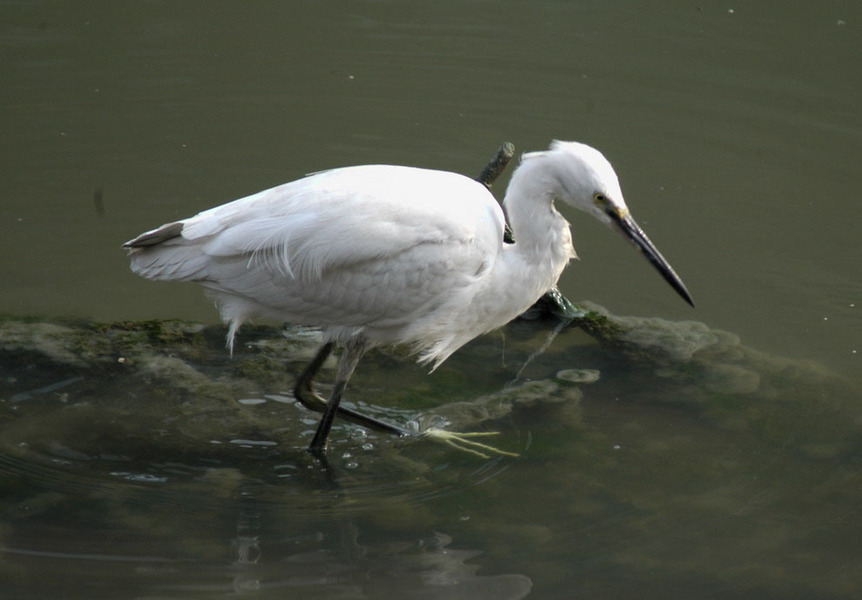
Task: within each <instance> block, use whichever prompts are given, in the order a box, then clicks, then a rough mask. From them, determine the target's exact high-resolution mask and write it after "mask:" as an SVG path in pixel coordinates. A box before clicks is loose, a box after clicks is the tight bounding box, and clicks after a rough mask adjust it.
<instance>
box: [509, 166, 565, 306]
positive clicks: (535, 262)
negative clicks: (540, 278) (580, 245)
mask: <svg viewBox="0 0 862 600" xmlns="http://www.w3.org/2000/svg"><path fill="white" fill-rule="evenodd" d="M549 189H551V188H550V186H548V185H547V182H544V181H542V180H539V181H536V180H535V179H533V178H531V177H517V173H516V176H515V177H513V178H512V181H511V183H510V184H509V188H508V189H507V190H506V198H505V200H503V207H504V209H505V211H506V215H507V217H508V219H509V226H510V227H511V228H512V234H513V236H514V238H515V244H514V250H515V251H516V252H515V254H516V255H517V256H518V257H519V258H520V260H522V261H523V262H524V263H525V265H526V266H527V267H528V268H530V269H532V270H536V271H540V272H544V271H547V275H546V276H550V277H553V281H552V282H551V284H550V285H549V286H548V287H547V288H546V290H544V291H547V289H549V288H550V287H553V286H554V285H555V284H556V282H557V279H558V278H559V276H560V274H561V273H562V271H563V268H564V267H565V266H566V263H568V262H569V259H572V258H575V257H576V255H575V249H574V246H573V245H572V234H571V230H570V229H569V222H568V221H566V219H565V218H564V217H563V215H561V214H560V213H559V211H557V209H556V207H555V206H554V198H553V194H552V193H551V192H549V191H548V190H549Z"/></svg>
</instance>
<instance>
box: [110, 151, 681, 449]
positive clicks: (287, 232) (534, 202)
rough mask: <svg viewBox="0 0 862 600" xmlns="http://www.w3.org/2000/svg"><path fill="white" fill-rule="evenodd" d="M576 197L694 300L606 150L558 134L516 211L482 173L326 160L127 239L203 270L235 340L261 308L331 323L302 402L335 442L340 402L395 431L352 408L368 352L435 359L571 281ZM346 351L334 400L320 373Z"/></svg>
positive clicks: (319, 440) (529, 168) (513, 191)
mask: <svg viewBox="0 0 862 600" xmlns="http://www.w3.org/2000/svg"><path fill="white" fill-rule="evenodd" d="M558 204H566V205H569V206H572V207H574V208H577V209H580V210H583V211H585V212H587V213H589V214H591V215H592V216H594V217H595V218H597V219H598V220H599V221H601V222H603V223H605V224H607V225H609V226H611V227H613V228H616V229H617V230H618V231H620V232H621V233H622V234H623V235H624V236H625V237H627V238H628V239H629V240H630V241H631V242H632V243H633V244H634V245H635V246H636V247H637V248H638V249H639V250H640V251H641V252H642V253H643V254H644V255H645V256H646V258H647V259H648V260H649V261H650V262H651V263H652V264H653V266H655V267H656V268H657V269H658V270H659V272H660V273H661V274H662V276H663V277H664V278H665V280H667V282H668V283H669V284H670V285H671V286H672V287H673V288H674V289H675V290H676V291H677V292H678V293H679V294H680V295H681V296H682V297H683V299H685V300H686V301H687V302H688V303H689V304H691V305H692V306H693V305H694V303H693V301H692V299H691V296H690V295H689V293H688V290H686V288H685V285H684V284H683V283H682V280H681V279H680V278H679V277H678V276H677V274H676V273H675V272H674V270H673V269H672V268H671V266H670V265H669V264H668V262H667V261H666V260H665V259H664V257H662V255H661V254H660V253H659V251H658V250H657V249H656V247H655V246H654V245H653V244H652V242H651V241H650V240H649V238H648V237H647V236H646V234H645V233H644V232H643V230H641V228H640V227H638V225H637V224H636V223H635V221H634V219H632V216H631V214H630V213H629V209H628V208H627V207H626V204H625V202H624V200H623V195H622V192H621V191H620V184H619V181H618V180H617V176H616V173H615V172H614V170H613V168H612V167H611V165H610V163H609V162H608V161H607V159H606V158H605V157H604V156H603V155H602V154H601V153H600V152H599V151H598V150H596V149H594V148H592V147H590V146H587V145H585V144H581V143H578V142H559V141H555V142H553V143H552V144H551V147H550V149H549V150H547V151H541V152H530V153H527V154H525V155H524V156H523V157H522V160H521V163H520V165H519V166H518V168H517V169H516V171H515V172H514V173H513V175H512V178H511V181H510V183H509V186H508V189H507V191H506V195H505V200H504V201H503V205H504V207H505V211H506V215H507V216H508V218H509V224H510V226H511V229H512V231H513V233H514V239H515V243H513V244H505V243H503V232H504V228H505V226H506V220H505V218H504V215H503V210H501V208H500V206H499V205H498V204H497V202H496V201H495V199H494V197H493V196H492V195H491V194H490V192H489V191H488V190H487V188H486V187H485V186H483V185H482V184H481V183H479V182H477V181H475V180H473V179H469V178H468V177H465V176H462V175H458V174H455V173H450V172H445V171H432V170H426V169H419V168H414V167H402V166H393V165H365V166H356V167H345V168H339V169H333V170H330V171H324V172H320V173H316V174H313V175H310V176H307V177H305V178H303V179H299V180H297V181H293V182H291V183H286V184H284V185H281V186H278V187H275V188H272V189H269V190H265V191H262V192H259V193H257V194H254V195H252V196H248V197H246V198H242V199H240V200H235V201H233V202H229V203H227V204H224V205H222V206H217V207H215V208H212V209H209V210H206V211H203V212H201V213H199V214H197V215H196V216H194V217H190V218H188V219H183V220H181V221H176V222H173V223H168V224H166V225H162V226H161V227H159V228H157V229H154V230H151V231H148V232H146V233H143V234H141V235H139V236H138V237H136V238H134V239H132V240H130V241H128V242H126V243H125V245H124V246H125V247H126V248H128V249H129V254H130V258H131V266H132V270H133V271H134V272H135V273H137V274H139V275H141V276H143V277H146V278H148V279H156V280H176V281H196V282H199V283H201V284H203V285H204V286H205V287H207V288H208V289H209V291H210V293H211V294H212V296H213V297H214V299H215V301H216V304H217V306H218V308H219V311H220V312H221V316H222V319H224V321H225V322H226V323H228V324H229V327H228V333H227V345H228V347H229V348H230V349H231V350H232V349H233V343H234V337H235V335H236V332H237V330H238V329H239V327H240V325H241V324H242V323H243V322H244V321H245V320H247V319H249V318H250V317H253V316H262V317H270V318H275V319H280V320H284V321H287V322H289V323H292V324H296V325H310V326H318V327H320V328H322V330H323V335H324V344H323V346H322V347H321V348H320V350H319V351H318V353H317V355H316V356H315V357H314V359H313V360H312V361H311V363H310V364H309V365H308V366H307V367H306V369H305V370H304V372H303V373H302V375H300V377H299V379H298V381H297V383H296V388H295V395H296V398H297V399H298V400H299V401H300V402H302V403H303V404H305V405H306V406H308V407H310V408H313V409H314V410H317V411H319V412H322V413H323V417H322V419H321V420H320V424H319V425H318V427H317V431H316V433H315V435H314V438H313V440H312V442H311V446H310V449H311V450H312V452H314V453H315V454H317V455H320V454H322V452H323V451H324V448H325V445H326V438H327V435H328V434H329V430H330V428H331V426H332V422H333V419H334V418H335V416H336V414H338V415H339V416H341V417H344V418H347V419H350V420H353V421H355V422H358V423H360V424H362V425H366V426H369V427H372V428H376V429H382V430H385V431H390V432H393V433H397V434H402V433H406V432H405V431H404V430H402V429H401V428H399V427H396V426H394V425H390V424H387V423H384V422H381V421H379V420H377V419H374V418H372V417H368V416H365V415H362V414H361V413H358V412H356V411H353V410H351V409H349V408H347V407H340V406H339V403H340V402H341V399H342V396H343V394H344V390H345V387H346V385H347V382H348V380H349V379H350V376H351V374H352V373H353V371H354V370H355V368H356V365H357V363H358V362H359V360H360V358H361V357H362V355H363V354H364V353H365V352H366V351H367V350H368V349H369V348H372V347H375V346H381V345H395V344H407V345H409V346H410V348H411V349H412V350H413V351H414V352H415V353H416V354H417V355H418V361H419V362H420V363H422V364H430V365H431V366H432V369H431V370H432V371H433V370H434V369H436V368H437V367H439V366H440V365H441V364H442V363H443V361H445V360H446V359H447V358H448V357H449V356H450V355H451V354H452V353H453V352H455V351H456V350H457V349H458V348H460V347H461V346H463V345H464V344H466V343H467V342H469V341H470V340H472V339H473V338H475V337H477V336H479V335H482V334H483V333H487V332H489V331H491V330H493V329H496V328H498V327H500V326H502V325H505V324H506V323H507V322H509V321H510V320H512V319H514V318H515V317H517V316H518V315H519V314H521V313H522V312H524V311H525V310H527V309H528V308H529V307H530V306H531V305H532V304H533V303H534V302H536V300H538V299H539V298H540V297H541V296H542V295H543V294H544V293H545V292H547V291H548V290H550V289H551V288H553V287H554V286H555V285H556V284H557V280H558V279H559V278H560V275H561V274H562V272H563V269H564V268H565V266H566V264H567V263H568V262H569V259H571V258H574V257H575V251H574V247H573V246H572V236H571V232H570V230H569V223H568V222H567V221H566V219H565V218H564V217H563V216H562V215H561V214H560V213H559V212H558V210H557V205H558ZM335 345H340V346H342V347H343V352H342V354H341V357H340V360H339V362H338V366H337V369H336V377H335V384H334V387H333V390H332V394H331V396H330V398H329V400H328V401H326V400H324V399H323V398H321V397H320V396H318V395H317V394H316V393H315V392H314V390H313V387H312V380H313V378H314V377H315V375H316V374H317V372H318V371H319V369H320V367H321V366H322V364H323V362H324V361H325V360H326V358H327V357H328V356H329V354H330V353H331V352H332V350H333V347H334V346H335Z"/></svg>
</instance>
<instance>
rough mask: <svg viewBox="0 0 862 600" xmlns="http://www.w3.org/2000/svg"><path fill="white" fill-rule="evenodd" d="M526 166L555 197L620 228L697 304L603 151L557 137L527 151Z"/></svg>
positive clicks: (531, 176) (536, 179)
mask: <svg viewBox="0 0 862 600" xmlns="http://www.w3.org/2000/svg"><path fill="white" fill-rule="evenodd" d="M531 163H532V164H531ZM522 166H525V167H527V170H526V171H527V172H531V175H530V178H531V179H533V180H534V182H535V184H536V185H538V186H541V189H542V190H543V191H544V193H545V194H547V193H550V194H551V195H552V198H553V200H558V201H561V202H563V203H565V204H568V205H569V206H572V207H574V208H577V209H580V210H583V211H585V212H587V213H589V214H591V215H593V216H594V217H595V218H596V219H598V220H599V221H601V222H602V223H605V224H606V225H608V226H610V227H611V228H613V229H616V230H617V231H619V232H620V233H621V234H622V235H623V236H624V237H625V238H626V239H628V240H629V241H630V242H631V243H632V244H633V245H634V246H635V247H636V248H637V249H638V250H639V251H640V252H641V253H642V254H643V255H644V256H645V257H646V258H647V260H649V261H650V263H652V265H653V266H654V267H655V268H656V269H657V270H658V271H659V273H661V275H662V277H664V279H665V280H666V281H667V282H668V283H669V284H670V285H671V287H673V289H674V290H676V291H677V293H678V294H679V295H680V296H682V298H683V299H684V300H685V301H686V302H688V303H689V304H691V305H692V306H694V301H693V300H692V298H691V294H689V292H688V290H687V289H686V287H685V284H683V282H682V280H681V279H680V278H679V276H678V275H677V274H676V272H675V271H674V270H673V268H672V267H671V266H670V264H669V263H668V262H667V260H665V258H664V257H663V256H662V255H661V253H660V252H659V251H658V249H657V248H656V247H655V245H654V244H653V243H652V242H651V241H650V239H649V238H648V237H647V235H646V233H644V231H643V230H642V229H641V228H640V227H639V226H638V224H637V223H636V222H635V220H634V219H633V218H632V216H631V213H630V212H629V209H628V207H627V206H626V203H625V200H623V193H622V190H621V189H620V182H619V179H617V174H616V173H615V172H614V168H613V167H612V166H611V163H610V162H608V159H606V158H605V157H604V155H603V154H602V153H601V152H599V151H598V150H596V149H595V148H592V147H591V146H587V145H586V144H581V143H579V142H560V141H554V142H553V143H552V144H551V148H550V150H547V151H544V152H531V153H528V154H525V155H524V162H523V165H522ZM525 174H526V173H525ZM534 190H535V188H534ZM535 191H538V190H535Z"/></svg>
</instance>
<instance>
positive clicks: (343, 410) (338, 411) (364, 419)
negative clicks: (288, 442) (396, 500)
mask: <svg viewBox="0 0 862 600" xmlns="http://www.w3.org/2000/svg"><path fill="white" fill-rule="evenodd" d="M333 347H334V344H333V343H332V342H328V343H326V344H324V345H323V346H321V347H320V350H318V351H317V354H315V356H314V358H313V359H312V360H311V362H310V363H308V365H307V366H306V367H305V369H304V370H303V371H302V374H300V376H299V379H297V381H296V385H295V386H294V389H293V395H294V397H295V398H296V399H297V400H298V401H299V402H301V403H302V404H303V406H305V407H306V408H310V409H311V410H313V411H316V412H320V413H323V414H324V416H323V420H321V424H320V425H319V426H318V430H317V433H316V434H315V438H314V439H315V440H316V441H318V442H319V445H320V449H319V450H318V451H322V448H323V446H325V444H326V436H327V435H328V434H329V429H330V428H331V427H332V421H333V420H334V418H335V415H337V416H338V417H339V418H342V419H346V420H348V421H352V422H353V423H356V424H357V425H362V426H363V427H368V428H369V429H373V430H375V431H381V432H383V433H390V434H394V435H398V436H406V435H410V432H409V431H407V430H406V429H403V428H401V427H398V426H397V425H393V424H391V423H387V422H385V421H381V420H379V419H375V418H374V417H370V416H368V415H363V414H362V413H360V412H357V411H355V410H352V409H350V408H347V407H344V406H339V405H338V403H339V402H341V396H342V395H343V394H344V388H345V387H346V385H347V379H349V378H350V375H351V374H352V373H353V369H355V368H356V364H357V363H358V362H359V359H360V358H361V357H362V354H363V353H364V352H365V345H364V344H363V343H362V342H359V341H357V342H353V343H351V344H349V345H348V346H347V347H345V350H344V354H343V355H342V357H341V360H340V361H339V364H338V375H337V377H336V382H335V389H333V391H332V399H330V401H329V402H327V401H326V400H325V399H324V398H322V397H321V396H320V395H319V394H318V393H317V392H315V391H314V386H313V382H314V377H315V376H316V375H317V373H318V371H320V368H321V367H322V366H323V363H324V362H325V361H326V359H327V358H329V355H330V354H332V349H333ZM350 347H353V348H354V350H353V352H354V355H353V356H351V357H350V359H351V361H352V362H353V365H352V367H351V368H350V371H349V372H347V376H346V378H344V380H343V384H342V385H341V386H339V382H340V381H341V380H342V375H343V372H344V371H343V369H344V368H345V367H346V366H347V363H345V360H346V359H347V358H348V354H350V353H351V351H350V350H349V348H350ZM357 351H358V356H356V355H355V353H356V352H357ZM336 397H337V400H336V401H335V403H334V409H333V410H334V412H333V414H332V416H330V417H329V418H328V419H329V423H328V424H327V425H325V431H322V428H324V422H325V420H326V419H327V416H326V415H327V411H329V407H330V406H331V405H332V402H333V399H335V398H336ZM318 437H320V439H318ZM315 443H316V442H312V447H314V445H315ZM312 450H313V448H312ZM318 451H315V453H317V452H318Z"/></svg>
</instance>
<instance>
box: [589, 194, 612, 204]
mask: <svg viewBox="0 0 862 600" xmlns="http://www.w3.org/2000/svg"><path fill="white" fill-rule="evenodd" d="M593 200H595V202H596V204H598V205H599V206H605V205H606V204H607V203H608V202H610V201H609V200H608V197H607V196H605V195H604V194H602V193H598V194H596V195H595V196H593Z"/></svg>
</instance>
